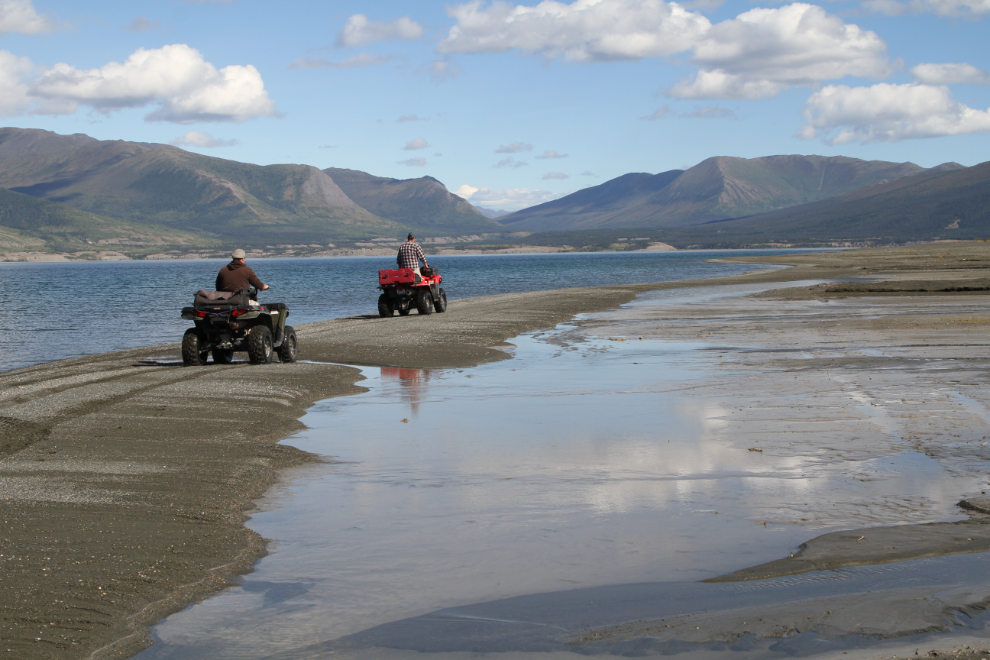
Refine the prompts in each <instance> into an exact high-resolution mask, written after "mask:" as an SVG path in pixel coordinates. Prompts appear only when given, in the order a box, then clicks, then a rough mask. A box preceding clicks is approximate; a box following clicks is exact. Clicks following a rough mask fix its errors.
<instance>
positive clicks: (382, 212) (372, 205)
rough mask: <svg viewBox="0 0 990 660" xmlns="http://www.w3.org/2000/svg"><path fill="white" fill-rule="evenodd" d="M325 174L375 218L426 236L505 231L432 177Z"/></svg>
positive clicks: (339, 171)
mask: <svg viewBox="0 0 990 660" xmlns="http://www.w3.org/2000/svg"><path fill="white" fill-rule="evenodd" d="M323 172H324V173H326V174H328V175H329V176H330V178H332V179H333V181H334V182H335V183H336V184H337V185H338V186H340V188H341V190H343V191H344V192H345V193H346V194H347V196H348V197H350V198H351V199H352V200H354V201H355V202H357V203H358V204H360V205H361V206H363V207H364V208H366V209H368V210H369V211H371V212H372V213H374V214H375V215H377V216H380V217H382V218H388V219H389V220H392V221H394V222H398V223H401V224H404V225H410V226H414V227H416V228H417V229H421V230H424V231H426V232H427V233H434V234H435V233H458V234H464V233H484V232H498V231H504V230H505V228H504V227H502V226H501V225H500V224H499V223H497V222H494V221H493V220H490V219H489V218H487V217H485V215H483V214H482V213H481V212H480V211H478V210H477V209H476V208H474V207H473V206H471V204H470V203H469V202H468V201H467V200H465V199H463V198H461V197H458V196H457V195H454V194H453V193H451V192H450V191H449V190H447V188H446V186H444V185H443V184H442V183H440V182H439V181H437V180H436V179H434V178H433V177H431V176H424V177H421V178H418V179H390V178H387V177H381V176H374V175H371V174H367V173H365V172H360V171H358V170H347V169H341V168H338V167H328V168H326V169H325V170H323Z"/></svg>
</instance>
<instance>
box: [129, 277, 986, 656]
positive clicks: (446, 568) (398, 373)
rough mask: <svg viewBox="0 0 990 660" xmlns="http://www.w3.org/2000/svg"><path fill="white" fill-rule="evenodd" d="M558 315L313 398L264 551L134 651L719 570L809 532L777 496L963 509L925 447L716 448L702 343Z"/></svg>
mask: <svg viewBox="0 0 990 660" xmlns="http://www.w3.org/2000/svg"><path fill="white" fill-rule="evenodd" d="M670 295H671V296H675V297H678V299H679V300H683V299H684V296H685V292H683V291H680V292H672V293H670ZM655 298H656V299H657V300H659V299H661V298H662V296H658V297H655ZM657 300H655V301H654V303H656V302H657ZM637 304H642V303H637ZM567 329H568V328H567V326H561V327H559V328H558V329H556V330H554V331H552V332H546V333H530V334H527V335H523V336H521V337H518V338H516V339H515V340H513V341H512V343H513V344H514V345H515V348H514V349H513V352H514V354H515V359H512V360H507V361H503V362H499V363H494V364H489V365H484V366H481V367H477V368H474V369H469V370H446V371H443V370H435V371H425V370H407V369H364V371H363V373H364V374H365V376H366V377H367V380H365V381H364V382H363V383H362V384H363V385H365V386H367V387H369V388H370V389H369V392H367V393H365V394H362V395H357V396H352V397H344V398H339V399H332V400H328V401H324V402H321V403H319V404H318V405H316V406H315V407H314V408H313V409H311V411H310V412H309V413H308V414H307V415H306V416H305V417H304V418H303V421H304V422H305V423H306V424H307V426H308V427H309V429H308V430H307V431H305V432H303V433H300V434H298V435H297V436H294V437H293V438H291V439H290V440H289V441H288V442H289V443H290V444H292V445H295V446H298V447H300V448H302V449H305V450H307V451H312V452H316V453H319V454H323V455H325V456H327V457H329V458H332V460H333V461H335V462H334V463H327V464H321V465H315V466H308V467H306V468H301V469H298V470H296V471H293V472H292V473H290V476H289V479H290V481H289V483H288V484H287V485H285V486H284V487H282V488H280V489H277V490H276V491H275V492H273V493H272V494H271V495H270V496H269V497H267V498H266V499H265V500H264V501H263V502H262V508H263V511H262V512H260V513H257V514H255V515H254V516H253V517H252V519H251V521H250V523H249V526H250V527H251V528H253V529H255V530H256V531H258V532H259V533H260V534H261V535H262V536H264V537H266V538H270V539H275V540H276V543H275V544H274V545H273V550H272V554H271V555H270V556H268V557H266V558H264V559H263V560H261V561H260V562H259V563H258V565H257V570H256V571H255V572H254V573H252V574H250V575H247V576H245V577H244V583H243V586H242V587H239V588H235V589H232V590H230V591H228V592H225V593H223V594H220V595H218V596H215V597H213V598H211V599H209V600H207V601H206V602H204V603H203V604H201V605H197V606H194V607H191V608H189V609H187V610H186V611H184V612H181V613H179V614H176V615H174V616H172V617H170V618H169V619H167V620H166V621H165V622H163V623H162V624H160V625H158V626H157V627H156V628H155V629H154V634H155V638H156V644H155V645H154V646H153V647H151V648H150V649H148V650H147V651H145V652H144V653H142V654H140V655H139V656H137V657H139V658H141V659H142V660H160V659H166V658H168V659H173V658H200V657H210V658H244V659H247V658H265V657H269V656H271V657H287V656H289V655H291V654H292V653H294V652H295V651H299V650H302V649H322V650H321V651H318V652H317V655H313V656H312V657H327V656H328V655H329V654H330V653H332V652H334V648H335V647H334V643H333V640H336V639H339V638H341V637H343V636H346V635H353V634H355V633H359V632H360V631H364V630H367V629H370V628H373V627H375V626H380V625H383V624H387V623H389V622H394V621H401V620H405V619H409V618H411V617H417V616H421V615H425V614H428V613H430V612H434V611H436V610H441V609H443V608H457V607H465V606H469V605H471V604H472V603H483V602H486V601H494V600H497V599H503V598H508V597H518V596H526V595H532V594H545V593H554V592H561V591H564V590H574V589H581V588H594V587H611V586H613V585H623V584H631V583H637V584H639V583H685V582H691V581H695V580H700V579H704V578H706V577H713V576H715V575H719V574H723V573H726V572H729V571H732V570H735V569H739V568H743V567H746V566H752V565H755V564H758V563H762V562H765V561H769V560H772V559H777V558H779V557H781V556H786V554H787V552H788V551H789V550H793V549H794V548H795V547H796V546H797V545H798V544H799V543H801V542H803V541H805V540H807V539H808V538H809V537H811V536H814V535H816V533H815V532H814V531H813V530H815V528H814V527H811V526H808V525H803V526H799V525H775V524H772V523H771V524H767V525H764V524H762V522H763V519H764V516H765V515H766V514H768V513H769V512H772V511H774V510H776V509H777V508H778V507H779V506H781V505H782V504H787V505H788V506H792V507H801V506H811V507H814V506H817V505H819V504H820V503H822V502H829V501H832V500H834V499H836V498H837V497H839V496H841V497H844V498H857V497H872V498H877V499H881V498H884V497H887V496H893V495H897V494H900V493H904V492H911V493H915V494H918V495H919V496H923V497H925V498H927V500H928V501H929V502H931V503H932V508H931V510H930V515H931V516H932V518H931V519H933V520H934V519H938V520H949V519H954V518H962V517H964V516H960V515H958V514H957V513H956V512H955V510H954V509H953V504H954V497H953V495H954V494H955V493H958V492H959V488H960V484H959V483H958V479H957V480H956V483H954V484H953V487H952V489H951V490H946V492H943V491H942V489H943V488H945V485H946V483H947V481H948V479H947V478H946V477H947V476H948V475H947V474H946V473H945V471H944V470H943V468H942V467H941V466H940V465H939V464H938V463H937V462H936V461H934V460H932V459H930V458H928V457H926V456H925V455H924V454H920V453H917V452H913V451H905V452H903V453H901V454H898V455H895V456H885V457H883V458H877V459H876V460H873V461H864V462H863V464H862V465H861V467H862V470H865V471H869V472H871V479H869V480H861V479H857V478H853V477H850V476H847V475H846V474H844V473H843V471H844V470H845V467H844V466H841V465H831V464H828V463H824V462H822V461H820V460H818V459H817V458H816V457H814V456H810V457H801V456H790V457H771V456H764V455H762V454H759V455H758V454H755V453H752V452H749V451H748V449H747V447H745V446H733V445H731V443H730V444H728V445H727V444H726V443H725V442H724V441H716V440H715V437H714V436H715V431H717V430H718V428H719V426H720V424H722V421H721V419H722V418H723V416H724V414H725V412H726V411H724V410H722V409H720V408H719V407H718V406H717V405H715V404H713V403H711V402H709V401H706V400H705V399H704V398H701V397H696V396H692V395H691V394H690V392H691V389H692V387H693V386H694V383H695V382H696V379H699V378H706V376H705V375H704V374H703V373H702V372H701V371H700V369H699V367H700V365H702V364H703V363H704V362H706V361H710V360H711V352H710V351H709V350H708V349H710V348H711V347H710V346H708V345H705V344H697V343H676V342H665V341H648V340H642V341H637V340H630V341H621V342H620V341H610V340H607V339H601V340H597V339H596V340H588V341H579V342H576V343H571V342H570V341H569V340H568V337H572V336H573V335H567V333H566V331H567ZM974 483H976V482H975V481H974ZM881 522H882V521H881ZM888 522H899V521H888ZM616 588H617V587H616ZM575 593H577V592H575ZM534 597H535V596H534ZM558 601H560V598H558ZM606 609H607V608H606ZM413 636H415V634H414V635H413ZM475 642H477V640H475ZM469 646H470V644H469ZM408 648H413V649H415V648H416V647H415V645H412V646H409V647H408ZM421 650H422V649H421ZM449 650H454V649H453V648H452V649H449ZM461 650H475V651H477V650H491V651H497V650H504V649H499V648H497V647H496V646H492V647H489V648H484V647H482V648H477V647H472V648H470V649H468V648H466V647H465V648H462V649H461ZM293 657H294V656H293ZM300 657H304V656H300ZM305 657H310V656H309V655H305Z"/></svg>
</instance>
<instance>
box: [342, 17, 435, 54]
mask: <svg viewBox="0 0 990 660" xmlns="http://www.w3.org/2000/svg"><path fill="white" fill-rule="evenodd" d="M422 36H423V27H422V26H421V25H420V24H419V23H417V22H416V21H414V20H412V19H411V18H409V17H408V16H403V17H402V18H397V19H395V20H394V21H392V22H391V23H388V22H385V21H372V20H369V19H368V17H367V16H365V15H364V14H354V15H353V16H351V17H350V18H348V19H347V24H346V25H344V29H343V30H341V31H340V34H338V35H337V45H338V46H343V47H351V46H363V45H365V44H370V43H374V42H376V41H400V40H403V41H409V40H414V39H419V38H421V37H422Z"/></svg>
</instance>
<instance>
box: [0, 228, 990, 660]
mask: <svg viewBox="0 0 990 660" xmlns="http://www.w3.org/2000/svg"><path fill="white" fill-rule="evenodd" d="M748 261H751V262H753V263H759V260H757V259H750V260H748ZM764 261H765V262H769V260H764ZM773 262H774V263H785V264H790V265H792V266H794V267H793V268H791V269H786V270H770V271H759V272H754V273H750V274H747V275H743V276H739V277H733V278H722V279H719V280H710V281H700V282H691V283H688V282H677V283H660V284H646V285H626V286H616V287H596V288H589V289H569V290H562V291H549V292H533V293H524V294H505V295H499V296H491V297H485V298H476V299H470V300H463V301H457V303H456V304H453V303H452V304H451V306H450V308H449V310H448V312H447V313H446V314H444V315H442V316H441V315H432V316H430V317H417V316H416V315H412V316H410V317H407V318H401V319H400V318H393V319H379V318H377V317H372V316H368V317H352V318H349V319H338V320H333V321H326V322H321V323H313V324H307V325H305V326H302V327H300V328H299V332H300V357H301V358H302V359H303V360H306V361H307V362H303V363H300V364H294V365H271V366H264V367H261V366H258V367H255V366H250V365H247V364H234V365H230V366H216V367H215V366H212V365H211V366H208V367H204V368H182V367H181V366H180V365H179V363H178V359H177V353H178V349H177V345H168V346H158V347H152V348H147V349H136V350H131V351H123V352H117V353H112V354H103V355H97V356H90V357H86V358H77V359H72V360H65V361H61V362H56V363H51V364H45V365H39V366H36V367H31V368H28V369H22V370H18V371H15V372H9V373H6V374H2V375H0V406H2V408H3V410H0V498H2V499H3V505H4V508H3V521H4V534H3V542H2V543H3V545H2V549H0V554H2V555H3V556H2V557H0V566H2V569H0V570H2V571H3V573H2V575H3V584H4V587H5V589H4V595H3V597H2V605H3V607H2V610H0V632H2V634H0V638H2V639H3V643H2V644H0V657H2V658H87V657H96V658H101V657H126V656H128V655H131V654H133V653H134V652H136V651H138V650H140V649H141V648H143V647H144V646H146V645H147V643H148V638H147V636H146V627H147V626H148V625H150V624H152V623H154V622H155V621H157V620H159V619H160V618H161V617H163V616H167V615H168V614H169V613H171V612H174V611H177V610H178V609H181V608H182V607H184V606H186V605H187V604H189V603H191V602H195V601H197V600H199V599H202V598H203V597H205V596H207V595H209V594H211V593H215V592H216V591H218V590H221V589H223V588H225V587H226V585H227V584H229V579H230V578H231V577H232V576H236V575H237V574H240V573H244V572H246V571H249V570H250V567H251V565H252V564H253V563H254V561H255V560H256V559H257V558H258V557H260V556H262V555H263V554H264V552H265V546H264V542H263V540H262V539H260V538H258V537H257V535H255V534H253V533H252V532H250V531H248V530H246V529H245V528H244V527H243V525H242V523H243V520H244V518H245V515H246V513H245V512H246V511H248V510H250V508H251V506H252V505H251V502H252V499H253V498H256V497H258V496H259V495H260V494H261V493H262V492H264V491H265V490H266V489H267V488H268V487H269V486H270V485H271V484H272V483H273V482H274V481H275V479H276V478H277V476H278V471H279V470H280V469H282V468H284V467H286V466H290V465H293V464H298V463H301V462H304V461H308V460H314V457H312V456H310V455H307V454H304V453H303V452H300V451H297V450H293V449H291V448H289V447H285V446H282V445H278V444H276V443H277V441H278V440H279V439H281V438H283V437H285V436H286V435H288V434H290V433H292V432H294V431H295V430H297V429H299V428H300V425H299V422H298V421H297V420H298V418H299V417H300V416H301V414H302V412H303V411H304V410H305V409H306V408H307V407H308V406H310V405H311V404H312V403H313V402H315V401H317V400H320V399H324V398H328V397H332V396H341V395H347V394H350V393H353V392H356V391H360V385H359V383H358V379H359V378H360V376H359V374H358V372H357V371H356V370H355V369H352V368H348V367H344V366H337V365H335V364H328V363H336V362H342V363H348V364H360V365H382V366H405V367H416V368H443V367H470V366H473V365H477V364H481V363H483V362H486V361H491V360H496V359H506V358H508V357H509V356H508V354H507V353H506V352H504V351H503V350H500V346H502V345H503V343H504V342H505V340H506V339H509V338H511V337H513V336H515V335H517V334H519V333H520V332H524V331H527V330H533V329H538V328H547V327H551V326H553V325H555V324H556V323H559V322H561V321H564V320H567V319H570V318H572V317H573V316H574V315H575V314H578V313H582V312H595V311H601V310H607V309H613V308H615V307H617V306H619V305H620V304H622V303H625V302H628V301H630V300H632V299H633V298H634V297H635V296H636V295H637V294H639V293H642V292H646V291H652V290H658V289H673V288H680V287H686V286H705V285H724V284H737V283H747V282H786V281H797V280H821V279H830V280H837V279H848V278H857V279H859V280H861V281H860V282H859V284H864V282H863V281H862V280H868V279H874V278H875V279H882V280H886V281H892V282H897V283H900V284H899V286H900V289H897V290H891V289H892V288H893V289H896V287H893V286H892V285H889V284H888V285H884V286H885V287H886V288H885V289H883V290H877V291H874V290H873V288H876V287H872V285H870V284H869V282H866V283H865V286H862V287H860V288H859V289H855V288H854V287H849V286H848V285H847V286H846V289H845V290H841V291H840V290H835V291H828V290H826V289H824V288H821V287H818V288H815V287H810V288H804V289H800V288H799V289H790V290H788V292H787V293H786V294H785V298H781V297H776V298H775V297H763V298H756V299H748V300H747V302H746V303H744V308H745V311H746V313H745V314H740V313H738V311H737V312H736V313H733V314H726V313H725V309H724V308H719V307H717V306H716V307H711V308H709V309H708V311H705V310H703V309H701V308H695V309H692V310H679V311H678V310H668V313H667V314H666V318H665V319H664V320H663V322H662V323H661V322H660V321H656V323H655V324H654V325H656V326H657V327H656V328H655V330H654V331H657V332H662V333H664V336H673V335H674V334H676V333H677V332H684V333H701V332H704V333H713V332H714V333H716V334H717V333H724V335H723V336H724V337H725V338H726V339H730V338H731V337H735V338H736V339H740V338H741V339H740V341H738V342H736V343H739V344H745V343H746V342H747V341H749V342H750V343H760V341H759V340H754V338H760V339H763V340H765V338H766V336H767V332H768V331H779V332H781V333H783V335H782V338H789V339H788V340H789V341H796V342H798V343H800V342H801V341H805V340H806V339H807V335H808V334H809V333H811V334H814V333H816V332H817V333H820V332H821V318H820V317H815V316H814V315H811V316H808V315H802V314H794V315H793V318H792V319H790V320H789V321H788V323H789V324H790V326H789V327H792V328H793V329H794V333H790V334H788V333H786V332H785V331H784V325H782V324H781V322H779V321H775V322H774V323H773V324H772V327H770V328H768V327H766V326H765V325H760V318H761V314H760V313H759V312H760V309H761V308H760V306H763V305H766V306H777V307H781V306H784V307H786V305H787V304H788V302H789V301H797V302H798V303H799V304H807V301H813V302H814V301H819V300H823V299H825V298H828V299H833V300H836V301H841V302H843V304H845V305H846V307H845V308H839V307H836V308H834V309H835V310H836V311H834V312H830V314H833V315H834V316H835V317H836V318H838V317H841V316H843V315H844V314H845V315H849V316H850V322H851V323H852V326H851V327H854V329H855V331H856V332H858V333H860V334H850V335H847V336H846V337H845V338H844V340H843V341H842V342H839V344H838V345H837V346H836V347H835V348H836V353H837V355H840V356H841V354H842V353H843V350H844V349H843V347H844V346H848V345H850V344H851V343H854V342H857V341H861V340H862V338H863V336H862V333H867V334H870V336H871V337H874V338H876V341H882V342H886V344H890V343H896V342H900V343H903V344H905V345H907V344H910V345H912V346H914V345H919V346H922V347H925V348H924V351H928V352H929V353H925V355H926V357H924V358H923V359H930V358H951V359H953V360H956V359H958V358H959V356H960V354H970V355H971V356H972V359H973V360H974V362H973V364H972V369H969V371H968V373H967V375H966V378H969V379H970V380H971V381H972V382H973V383H975V384H977V385H979V384H985V381H986V361H987V357H988V356H987V351H986V348H987V345H988V341H987V329H988V327H990V314H988V313H987V311H986V305H985V301H986V300H987V298H986V297H985V294H986V293H987V290H986V288H985V286H984V284H985V280H986V278H987V277H988V276H990V249H988V248H987V244H984V243H975V244H968V243H967V244H939V245H933V246H915V247H912V248H899V249H890V250H863V251H857V252H842V253H826V254H805V255H797V256H794V257H786V258H776V257H775V258H774V259H773ZM980 280H983V281H980ZM905 283H909V284H905ZM919 295H920V296H923V297H924V300H921V299H920V298H918V296H919ZM878 297H880V298H884V299H890V300H895V301H901V300H903V299H905V298H910V303H909V304H908V305H907V306H904V307H902V308H900V309H899V310H898V311H896V313H890V314H883V315H876V314H870V315H867V316H865V317H864V316H863V315H857V309H859V307H858V306H859V305H861V304H863V305H870V306H871V308H872V306H875V305H876V304H877V303H876V302H875V301H876V299H877V298H878ZM802 301H804V302H802ZM897 304H900V303H897ZM775 309H776V308H775ZM763 316H764V317H765V318H770V317H769V316H766V315H763ZM779 316H780V310H779V309H778V310H777V311H776V312H775V313H774V315H773V317H774V318H776V317H779ZM678 320H680V321H681V322H680V323H678ZM618 321H619V319H615V320H614V321H613V320H609V322H608V323H609V324H611V325H610V326H609V327H608V328H605V329H603V328H601V327H599V328H592V327H590V326H589V327H587V328H584V330H585V331H587V332H605V333H607V334H610V335H621V334H623V333H627V331H628V334H631V333H634V332H637V333H641V332H644V331H645V330H644V328H643V321H642V320H641V319H634V318H632V317H630V319H628V320H627V322H628V327H627V329H626V330H622V328H621V327H620V325H621V323H618ZM713 321H718V322H713ZM600 325H601V323H600ZM633 326H636V327H635V328H633ZM661 326H662V327H661ZM801 333H804V335H805V337H804V339H802V335H801ZM784 335H786V337H784ZM708 339H711V337H710V336H709V337H708ZM782 345H783V344H782ZM919 350H920V349H919ZM763 355H764V356H765V357H764V358H762V359H764V360H774V359H778V358H779V356H776V357H775V356H774V355H773V352H772V351H764V353H763ZM829 359H830V360H832V362H831V363H830V364H833V365H835V362H836V360H840V358H839V357H830V358H829ZM911 359H914V358H911ZM911 359H908V358H905V360H906V361H905V362H904V365H903V366H905V367H906V368H910V366H911V364H912V363H911ZM856 360H858V361H859V363H858V364H857V365H853V363H852V361H847V363H846V364H845V367H846V368H848V369H850V370H852V369H854V368H855V369H858V370H859V371H863V372H864V373H865V371H864V370H868V369H869V368H871V366H870V364H869V361H868V360H867V361H864V360H863V358H862V357H857V358H856ZM840 361H841V360H840ZM765 366H766V365H765V364H762V365H760V369H764V368H765ZM833 368H839V367H838V365H835V366H834V367H833ZM819 371H821V370H820V369H819ZM830 373H831V372H830ZM938 377H940V376H938V375H936V376H933V378H936V380H937V379H938ZM747 378H748V377H747ZM827 378H830V376H828V377H827ZM827 382H828V381H827ZM763 385H767V384H766V383H761V384H760V386H763ZM750 391H752V392H753V393H754V395H753V396H757V394H756V393H759V392H760V387H753V388H750ZM771 395H772V392H771ZM744 421H745V422H746V424H750V426H749V427H748V428H753V427H752V424H753V423H754V422H753V420H744ZM758 422H759V423H761V424H765V425H767V426H768V427H772V426H773V424H774V418H773V416H768V417H767V418H766V419H763V420H758ZM928 435H930V436H936V434H935V433H934V432H930V433H929V434H928ZM926 438H927V436H926ZM919 441H920V442H928V440H926V439H925V438H920V436H919ZM937 444H938V443H936V442H933V443H932V444H931V447H932V450H933V451H937V450H938V449H937V447H936V445H937ZM754 448H755V449H759V447H755V446H754ZM769 449H771V447H766V448H764V451H767V450H769ZM951 449H952V451H956V448H955V447H953V448H951ZM849 450H852V451H855V448H854V447H850V448H849ZM972 495H977V494H975V493H974V494H972ZM909 508H910V507H909ZM811 536H812V534H809V537H811ZM948 551H950V550H939V549H938V548H936V549H935V550H933V552H935V553H936V554H937V553H939V552H948ZM926 552H927V551H926Z"/></svg>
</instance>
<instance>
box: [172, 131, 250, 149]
mask: <svg viewBox="0 0 990 660" xmlns="http://www.w3.org/2000/svg"><path fill="white" fill-rule="evenodd" d="M169 144H171V145H172V146H175V147H199V148H200V149H212V148H214V147H233V146H234V145H236V144H237V140H218V139H217V138H215V137H213V136H212V135H210V134H209V133H200V132H199V131H189V132H187V133H186V134H185V135H183V136H182V137H177V138H175V139H174V140H171V141H170V142H169Z"/></svg>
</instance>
